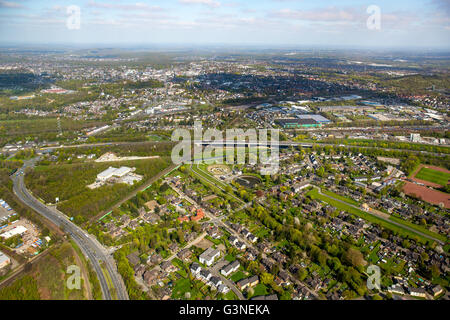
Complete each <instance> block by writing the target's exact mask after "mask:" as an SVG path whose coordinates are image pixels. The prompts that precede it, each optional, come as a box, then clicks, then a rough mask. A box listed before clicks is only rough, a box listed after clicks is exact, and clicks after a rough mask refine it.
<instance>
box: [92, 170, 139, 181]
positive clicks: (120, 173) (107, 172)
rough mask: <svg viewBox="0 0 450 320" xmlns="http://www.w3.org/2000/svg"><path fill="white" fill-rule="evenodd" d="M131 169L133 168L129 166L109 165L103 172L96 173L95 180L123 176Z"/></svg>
mask: <svg viewBox="0 0 450 320" xmlns="http://www.w3.org/2000/svg"><path fill="white" fill-rule="evenodd" d="M132 171H133V169H132V168H129V167H120V168H114V167H109V168H108V169H106V170H105V171H103V172H100V173H99V174H98V175H97V180H99V181H106V180H109V179H111V178H112V177H118V178H122V177H123V176H125V175H127V174H129V173H130V172H132Z"/></svg>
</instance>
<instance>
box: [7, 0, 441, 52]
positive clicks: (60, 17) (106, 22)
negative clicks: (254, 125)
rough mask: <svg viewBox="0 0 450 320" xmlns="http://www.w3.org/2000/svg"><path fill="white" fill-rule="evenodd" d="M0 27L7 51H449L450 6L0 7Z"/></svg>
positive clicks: (162, 0) (251, 2) (217, 2)
mask: <svg viewBox="0 0 450 320" xmlns="http://www.w3.org/2000/svg"><path fill="white" fill-rule="evenodd" d="M74 5H75V6H77V7H79V8H80V20H79V21H80V27H79V29H78V27H77V25H76V23H77V19H76V10H75V11H72V14H71V15H70V14H68V11H67V8H68V7H70V6H74ZM374 6H376V7H374ZM369 7H371V8H372V9H373V8H379V9H380V13H381V16H380V17H381V19H380V29H377V28H376V27H372V28H370V27H368V25H367V21H368V19H371V17H372V18H373V17H375V18H374V19H376V11H373V10H368V8H369ZM75 9H76V8H75ZM375 22H376V21H375ZM375 22H374V20H373V19H372V20H370V21H369V24H370V23H375ZM68 23H69V27H68ZM70 26H72V29H70ZM0 28H1V30H2V32H1V33H0V42H1V43H2V44H3V45H4V44H7V43H17V44H27V43H28V44H40V43H41V44H42V43H54V44H57V43H64V44H69V45H79V44H91V45H105V44H110V43H114V44H118V45H125V46H126V45H131V44H142V45H151V44H158V43H171V44H180V45H181V44H185V45H187V44H191V45H192V44H194V45H195V44H202V45H208V44H209V45H212V44H222V45H227V44H230V45H231V44H232V45H243V46H246V45H249V46H291V47H299V46H323V47H379V48H388V47H390V48H407V47H416V48H427V47H428V48H435V49H436V48H441V49H448V48H449V39H450V0H422V1H420V0H412V1H407V0H398V1H388V0H380V1H375V0H372V1H365V0H362V1H361V0H340V1H324V0H316V1H308V0H245V1H244V0H168V1H167V0H150V1H146V0H140V1H139V0H138V1H136V0H134V1H133V0H83V1H76V0H61V1H54V0H42V1H33V0H0Z"/></svg>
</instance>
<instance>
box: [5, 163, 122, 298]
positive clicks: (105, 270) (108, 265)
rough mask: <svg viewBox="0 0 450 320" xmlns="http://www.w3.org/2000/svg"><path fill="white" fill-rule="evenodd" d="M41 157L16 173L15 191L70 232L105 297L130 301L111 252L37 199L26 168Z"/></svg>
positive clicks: (23, 199) (36, 209)
mask: <svg viewBox="0 0 450 320" xmlns="http://www.w3.org/2000/svg"><path fill="white" fill-rule="evenodd" d="M36 161H37V159H36V158H35V159H33V160H30V161H27V162H25V163H24V166H23V167H22V168H21V169H19V170H18V171H17V172H16V173H14V174H13V176H12V177H11V179H12V180H13V183H14V193H15V195H16V196H17V197H18V198H19V200H20V201H22V202H23V203H24V204H25V205H27V206H28V207H30V208H32V209H33V210H34V211H36V212H38V213H39V214H41V215H42V216H44V217H45V218H46V219H48V220H50V221H51V222H53V223H54V224H55V225H57V226H58V227H60V228H61V229H62V230H63V231H64V232H66V233H67V234H68V235H69V236H70V237H71V238H72V239H73V240H74V241H75V243H76V244H77V245H78V246H79V247H80V249H81V251H82V252H83V254H84V255H85V256H86V257H87V258H88V259H89V260H90V261H91V263H92V266H93V268H94V270H95V272H96V273H97V277H98V279H99V281H100V286H101V289H102V293H103V298H104V299H105V300H114V299H118V300H128V293H127V290H126V288H125V284H124V283H123V279H122V277H121V276H120V274H119V273H118V271H117V267H116V264H115V262H114V259H113V257H112V256H110V255H109V253H108V251H107V250H106V249H105V248H104V247H103V246H102V245H101V244H100V243H99V242H98V241H97V239H96V238H95V237H93V236H92V235H89V234H88V233H87V232H86V231H84V230H83V229H81V228H80V227H78V226H77V225H75V224H74V223H72V222H71V221H70V220H69V219H68V218H67V217H66V216H65V215H64V214H63V213H61V212H60V211H58V210H57V209H56V208H52V207H49V206H46V205H45V204H43V203H42V202H40V201H39V200H38V199H36V198H35V197H34V196H33V195H32V194H31V192H30V191H29V190H28V189H27V188H26V186H25V184H24V171H25V169H26V168H27V167H33V166H34V164H35V163H36Z"/></svg>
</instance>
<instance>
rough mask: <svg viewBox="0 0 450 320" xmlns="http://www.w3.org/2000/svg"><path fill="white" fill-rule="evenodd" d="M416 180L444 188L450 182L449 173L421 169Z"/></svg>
mask: <svg viewBox="0 0 450 320" xmlns="http://www.w3.org/2000/svg"><path fill="white" fill-rule="evenodd" d="M416 178H417V179H420V180H425V181H429V182H433V183H437V184H439V185H441V186H446V185H447V184H448V181H449V180H450V173H446V172H441V171H437V170H433V169H428V168H422V169H420V171H419V173H417V175H416Z"/></svg>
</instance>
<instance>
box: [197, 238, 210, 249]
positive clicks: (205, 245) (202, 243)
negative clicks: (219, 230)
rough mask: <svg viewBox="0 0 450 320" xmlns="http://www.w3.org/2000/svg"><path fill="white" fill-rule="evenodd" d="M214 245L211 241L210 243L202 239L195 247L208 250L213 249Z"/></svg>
mask: <svg viewBox="0 0 450 320" xmlns="http://www.w3.org/2000/svg"><path fill="white" fill-rule="evenodd" d="M212 245H213V243H212V242H211V241H209V240H208V239H202V240H201V241H199V242H198V243H197V244H196V245H195V246H196V247H199V248H201V249H203V250H206V249H208V248H210V247H212Z"/></svg>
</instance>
